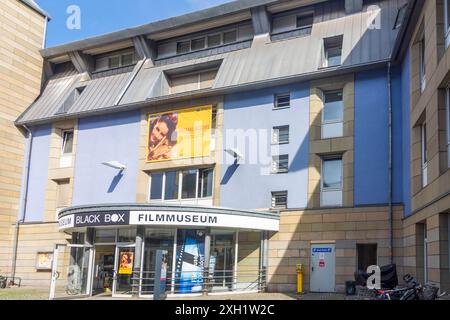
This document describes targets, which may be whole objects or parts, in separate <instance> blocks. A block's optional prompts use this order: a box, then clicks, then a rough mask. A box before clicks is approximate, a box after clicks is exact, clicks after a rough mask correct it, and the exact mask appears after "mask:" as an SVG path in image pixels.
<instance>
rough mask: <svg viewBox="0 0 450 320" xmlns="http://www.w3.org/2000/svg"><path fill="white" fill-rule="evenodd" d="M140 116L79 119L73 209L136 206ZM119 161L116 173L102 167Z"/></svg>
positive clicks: (117, 115)
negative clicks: (87, 206) (95, 206)
mask: <svg viewBox="0 0 450 320" xmlns="http://www.w3.org/2000/svg"><path fill="white" fill-rule="evenodd" d="M139 136H140V112H139V111H137V112H128V113H121V114H113V115H107V116H100V117H93V118H86V119H80V120H79V125H78V143H77V150H76V152H77V154H76V160H75V180H74V193H73V205H74V206H75V205H85V204H102V203H122V202H130V203H131V202H136V176H137V164H138V152H139ZM109 161H118V162H120V163H123V164H125V165H126V166H127V169H126V170H124V171H123V173H122V174H121V173H120V172H119V170H117V169H114V168H110V167H107V166H105V165H102V162H109Z"/></svg>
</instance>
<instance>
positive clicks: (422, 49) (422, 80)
mask: <svg viewBox="0 0 450 320" xmlns="http://www.w3.org/2000/svg"><path fill="white" fill-rule="evenodd" d="M419 49H420V56H419V60H420V89H421V90H422V91H424V90H425V86H426V78H425V75H426V62H425V37H422V39H421V40H420V42H419Z"/></svg>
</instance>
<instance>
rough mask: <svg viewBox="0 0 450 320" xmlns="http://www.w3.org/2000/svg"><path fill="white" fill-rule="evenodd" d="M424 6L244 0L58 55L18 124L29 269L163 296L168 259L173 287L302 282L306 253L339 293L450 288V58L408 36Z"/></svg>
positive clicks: (85, 287)
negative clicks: (371, 283) (392, 280)
mask: <svg viewBox="0 0 450 320" xmlns="http://www.w3.org/2000/svg"><path fill="white" fill-rule="evenodd" d="M429 2H430V3H431V2H433V3H434V1H429ZM437 2H438V3H439V1H437ZM427 3H428V2H427ZM420 4H421V3H420V1H406V0H405V1H403V0H378V1H363V0H350V1H347V0H346V1H344V0H331V1H300V0H299V1H276V0H252V1H237V2H232V3H229V4H225V5H222V6H219V7H215V8H211V9H207V10H203V11H201V12H198V13H193V14H187V15H184V16H180V17H176V18H171V19H168V20H163V21H158V22H154V23H151V24H148V25H144V26H141V27H137V28H134V29H131V30H126V31H119V32H115V33H111V34H108V35H105V36H99V37H95V38H91V39H85V40H83V41H80V42H74V43H70V44H67V45H62V46H58V47H53V48H48V49H45V50H42V51H41V54H42V57H43V58H44V60H45V67H46V68H45V70H46V74H47V80H46V82H45V86H44V88H43V90H42V92H41V95H40V97H39V99H37V100H36V101H35V102H34V103H33V104H32V105H31V106H30V108H29V109H28V110H27V111H25V112H24V113H23V114H22V115H21V116H20V117H19V118H18V119H17V121H16V125H17V126H18V127H19V128H21V127H23V128H28V129H29V130H30V131H29V134H28V135H27V138H28V141H29V146H30V147H29V148H28V149H27V155H29V158H30V161H29V166H28V168H29V170H28V171H27V172H26V173H25V174H24V178H23V180H24V184H23V188H24V194H25V196H24V202H23V206H21V212H19V215H22V216H23V217H24V221H23V223H21V225H20V228H19V242H18V243H19V245H18V255H17V262H16V264H17V274H18V275H19V276H21V277H22V278H23V281H24V283H27V284H29V285H50V284H52V292H53V295H54V296H60V295H67V294H70V295H79V294H88V295H91V294H97V293H104V292H108V293H109V292H112V294H113V295H114V296H130V295H140V296H144V297H146V296H151V295H152V294H153V292H154V288H155V286H156V285H157V284H155V283H156V282H155V278H159V276H156V275H155V272H159V271H158V270H159V269H158V267H157V266H159V263H161V261H162V262H163V264H164V268H163V269H164V270H167V273H166V277H162V278H164V279H166V280H165V283H166V288H169V289H170V290H169V292H170V293H172V294H199V293H201V292H210V293H214V292H229V291H256V290H262V289H268V290H270V291H295V289H296V279H297V276H296V268H297V265H298V264H302V265H303V266H304V268H305V276H304V279H305V287H306V289H307V290H309V291H315V292H335V291H342V290H343V289H344V288H345V282H346V281H348V280H352V279H353V278H354V275H353V274H354V272H355V271H356V270H365V269H366V268H367V267H368V266H370V265H381V266H382V265H388V264H391V263H395V264H396V265H397V270H398V272H399V274H403V273H404V272H411V273H413V274H417V275H419V277H420V276H421V275H425V274H426V275H427V276H426V277H425V279H426V280H433V281H436V282H437V283H438V284H439V285H441V287H445V286H447V284H446V283H447V282H445V281H446V280H445V279H447V278H448V227H446V226H448V215H446V214H444V213H445V212H446V210H447V211H448V209H445V208H444V207H445V205H444V207H442V206H438V203H444V202H445V201H448V196H447V197H445V196H443V195H444V194H445V192H448V187H449V183H448V176H446V173H448V162H447V167H445V165H444V162H445V160H447V158H446V157H448V156H447V153H446V152H447V149H445V148H447V146H446V145H445V143H444V142H443V141H444V140H439V139H443V137H446V135H445V134H446V133H448V129H446V127H445V126H446V125H448V124H446V122H445V119H446V118H445V117H444V118H441V117H439V120H438V117H437V115H438V114H439V115H445V107H444V106H445V103H444V104H440V103H438V102H443V101H444V100H445V99H444V98H443V97H444V96H445V95H444V96H442V97H441V96H439V95H438V94H437V92H441V90H438V89H436V88H437V87H439V88H440V87H441V86H442V84H441V82H442V81H443V80H441V82H439V81H437V80H433V79H434V78H433V74H432V72H433V68H435V69H436V74H438V73H439V74H442V71H441V70H443V69H444V68H440V67H439V66H438V65H437V63H435V64H434V65H433V64H429V63H427V65H426V68H422V69H421V68H418V67H417V66H415V64H414V63H415V62H417V61H419V60H420V59H419V57H420V54H419V53H420V52H422V51H420V50H418V49H417V48H416V46H415V44H416V42H417V41H415V40H414V41H413V40H411V44H410V46H409V47H407V46H406V45H405V43H407V42H409V40H410V39H415V38H414V37H413V36H412V34H413V32H412V31H410V29H413V28H414V25H415V21H416V20H415V15H417V12H419V11H420V10H422V8H421V6H420ZM422 4H423V3H422ZM427 8H428V9H427ZM431 8H432V9H431ZM423 10H430V12H435V11H433V10H436V9H435V7H434V6H432V5H428V7H427V6H425V9H423ZM436 11H439V10H436ZM424 16H425V17H430V16H433V15H432V14H431V13H430V14H426V13H425V14H424ZM442 19H444V18H442ZM439 21H441V22H442V21H444V20H439ZM441 22H436V23H435V24H434V25H433V22H431V24H430V23H429V24H428V25H427V21H426V20H425V27H422V29H420V30H424V32H425V35H426V36H425V38H426V39H428V38H429V39H431V38H432V37H434V38H433V40H427V42H425V43H426V44H427V45H428V44H429V43H430V44H429V46H432V45H433V43H434V41H436V42H437V43H438V45H437V48H438V49H436V50H435V49H433V48H432V47H431V48H432V49H428V47H427V46H425V50H424V52H425V54H426V55H424V56H423V57H425V58H424V59H423V61H428V60H429V59H431V58H429V57H431V56H432V55H433V59H434V58H436V59H437V57H435V56H434V55H438V54H439V52H441V56H442V57H444V54H445V50H444V45H443V43H444V42H443V41H444V40H443V38H442V37H440V36H439V37H438V36H436V34H437V33H439V32H435V30H436V29H438V30H439V28H441V29H442V25H443V23H441ZM441 31H442V32H443V30H441ZM415 33H417V32H416V31H415ZM427 34H431V36H428V37H427ZM416 38H417V37H416ZM442 59H443V58H442ZM420 61H422V60H420ZM441 61H444V62H442V63H445V61H446V60H445V59H443V60H441ZM421 70H426V72H424V74H426V77H425V78H426V87H425V86H424V83H425V81H418V79H419V77H418V74H420V72H421ZM438 82H439V83H440V85H437V83H438ZM435 84H436V88H434V89H432V88H433V87H432V86H433V85H435ZM417 85H419V86H420V85H423V86H424V90H423V92H422V95H420V94H418V93H417V88H416V87H417ZM427 90H428V91H427ZM433 90H434V91H433ZM444 91H445V90H444ZM419 92H420V91H419ZM421 97H428V98H426V99H427V100H426V101H431V102H430V107H429V108H427V109H426V110H429V111H427V112H426V115H427V117H426V119H427V120H426V121H427V122H426V123H427V128H428V130H427V134H425V136H426V137H427V141H428V143H429V147H428V151H427V153H426V155H427V159H429V160H428V162H427V166H423V168H422V167H420V166H419V164H418V161H419V160H420V157H419V155H420V152H419V153H417V152H418V150H419V149H420V148H419V149H417V148H418V141H419V140H417V139H419V137H420V136H421V135H420V134H419V133H418V132H417V126H418V122H417V121H419V120H417V119H419V118H420V115H422V114H423V112H422V111H423V110H425V109H424V108H426V107H425V105H426V102H425V100H424V102H421V101H422V100H421ZM422 99H425V98H422ZM433 99H434V100H433ZM433 101H434V102H436V103H435V104H433ZM427 103H428V102H427ZM416 105H417V107H414V106H416ZM419 106H420V107H419ZM416 108H422V109H421V110H422V111H421V112H420V114H419V111H416ZM447 108H448V107H447ZM441 109H442V110H441ZM417 110H419V109H417ZM433 110H434V111H433ZM416 113H417V115H418V118H417V119H416V118H411V117H414V114H416ZM428 113H430V114H428ZM420 119H422V120H423V119H425V118H420ZM429 119H432V120H429ZM428 121H430V123H429V124H428ZM431 121H434V122H431ZM438 123H439V126H437V125H438ZM433 125H436V126H437V127H433ZM434 129H436V130H434ZM433 130H434V131H433ZM432 139H435V140H432ZM436 139H437V140H436ZM433 141H434V142H433ZM447 142H448V141H447ZM419 144H420V143H419ZM431 146H433V148H434V149H432V147H431ZM444 147H445V148H444ZM425 149H427V148H425ZM430 149H432V150H434V151H430ZM417 157H419V158H417ZM416 158H417V159H416ZM432 159H435V160H432ZM436 166H437V167H436ZM419 167H420V170H425V169H426V170H427V171H426V172H427V175H426V177H427V179H425V180H426V182H427V183H429V185H428V187H425V188H423V190H422V188H419V185H417V183H418V181H419V182H420V181H423V180H424V179H421V178H420V177H422V174H423V172H424V171H420V170H419V171H418V172H416V171H417V170H416V171H414V170H415V169H417V168H419ZM425 167H426V168H425ZM418 175H420V177H419V178H417V177H418ZM433 186H434V187H433ZM428 190H429V191H428ZM433 201H434V202H433ZM427 203H429V204H428V205H426V204H427ZM447 208H448V206H447ZM430 210H431V211H430ZM424 221H427V223H426V224H424ZM421 228H422V229H421ZM421 230H422V231H421ZM425 230H428V232H426V233H425ZM420 232H422V233H420ZM446 232H447V233H446ZM424 234H427V237H426V239H427V241H426V242H425V243H427V245H422V246H421V245H420V239H422V240H423V239H425V237H422V235H424ZM446 235H447V236H446ZM55 248H56V249H57V250H54V249H55ZM421 253H422V256H420V254H421ZM445 253H446V254H447V256H445ZM421 257H422V258H423V259H422V258H421ZM425 257H427V259H426V258H425ZM445 257H447V258H445ZM445 259H447V260H445ZM425 261H426V263H425ZM422 262H424V264H421V263H422ZM425 266H427V268H425ZM445 266H447V269H446V268H445ZM52 268H53V271H56V272H53V273H52V272H51V271H52ZM67 270H69V271H67ZM437 270H439V271H437ZM52 274H53V281H52V282H51V281H50V279H51V278H52ZM436 274H439V277H437V276H436ZM55 275H58V276H59V277H58V276H55ZM445 277H447V278H445ZM63 284H64V285H63Z"/></svg>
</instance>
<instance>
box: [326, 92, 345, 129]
mask: <svg viewBox="0 0 450 320" xmlns="http://www.w3.org/2000/svg"><path fill="white" fill-rule="evenodd" d="M324 96H325V102H324V109H323V121H324V122H325V123H326V122H337V121H343V119H344V103H343V100H342V96H343V94H342V90H341V91H335V92H326V93H325V95H324Z"/></svg>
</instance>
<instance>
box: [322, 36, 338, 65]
mask: <svg viewBox="0 0 450 320" xmlns="http://www.w3.org/2000/svg"><path fill="white" fill-rule="evenodd" d="M323 41H324V42H323V44H324V56H323V64H322V65H323V67H324V68H329V67H336V66H340V65H341V63H342V41H343V36H337V37H333V38H326V39H324V40H323Z"/></svg>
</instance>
